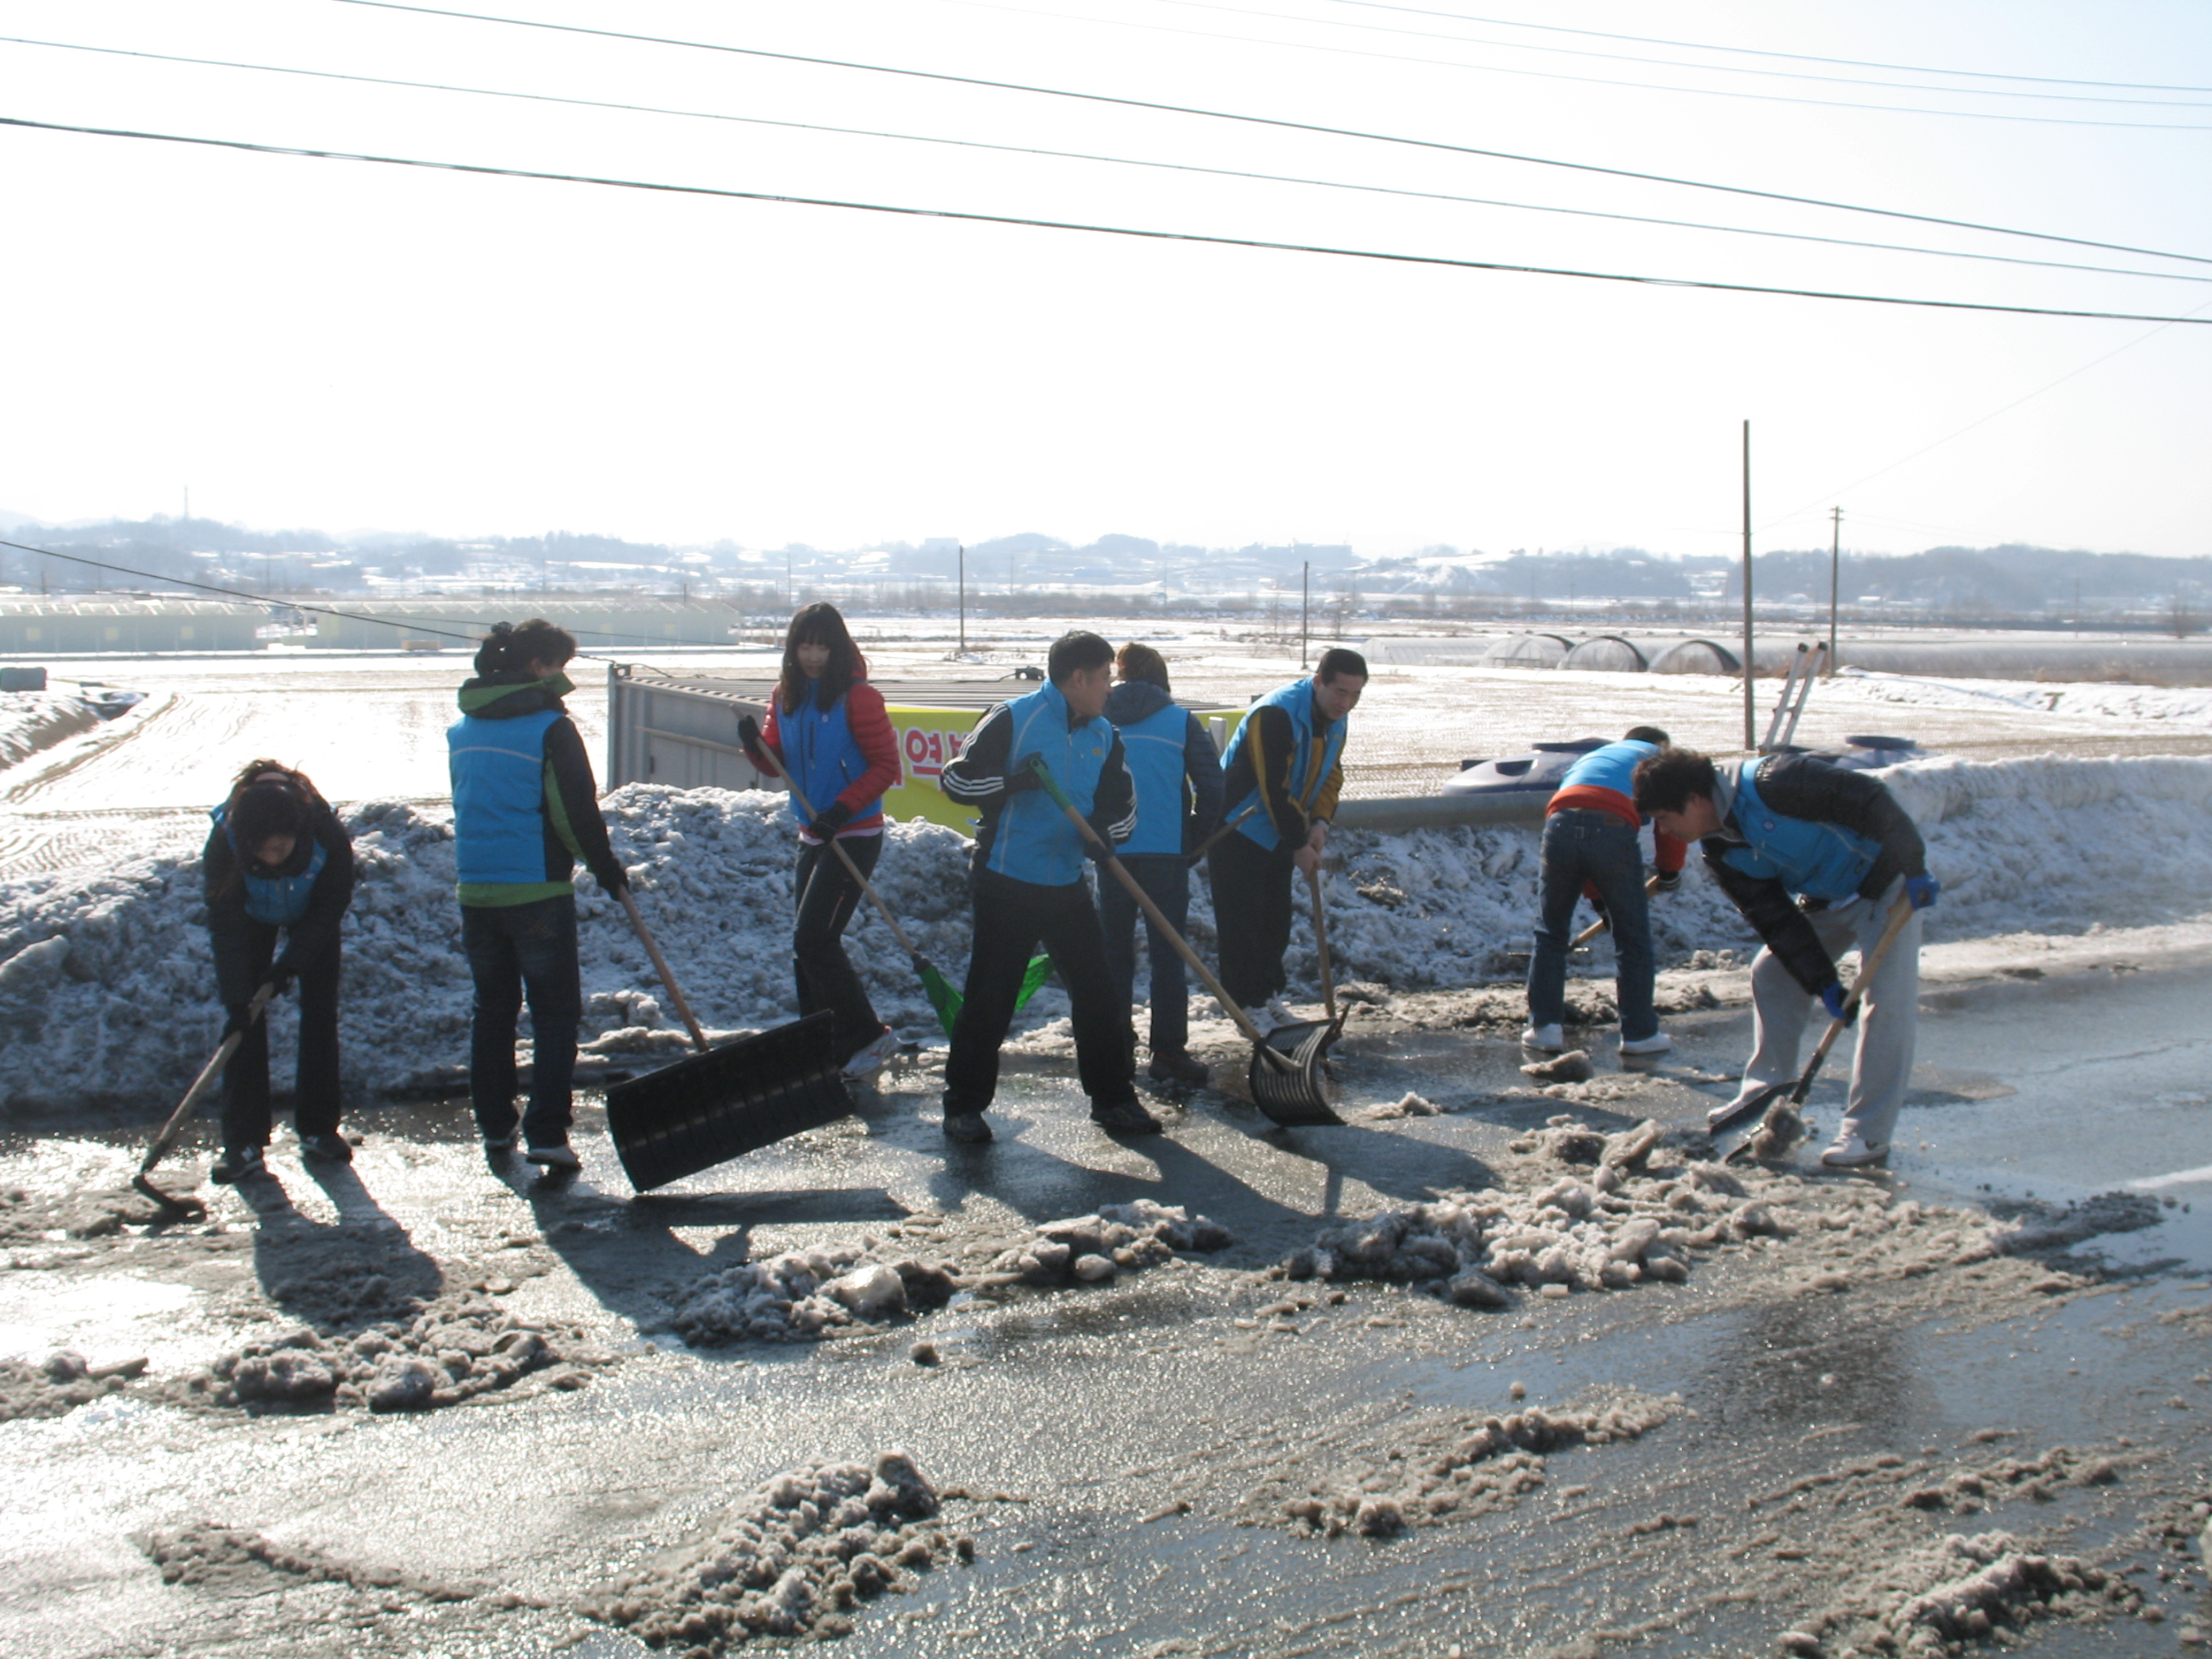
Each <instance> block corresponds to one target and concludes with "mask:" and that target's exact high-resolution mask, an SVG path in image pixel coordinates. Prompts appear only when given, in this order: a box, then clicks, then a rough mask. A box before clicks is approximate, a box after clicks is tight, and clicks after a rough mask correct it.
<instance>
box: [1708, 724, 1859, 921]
mask: <svg viewBox="0 0 2212 1659" xmlns="http://www.w3.org/2000/svg"><path fill="white" fill-rule="evenodd" d="M1758 770H1759V761H1757V760H1747V761H1745V762H1744V763H1742V765H1741V768H1740V769H1738V771H1737V773H1736V782H1735V827H1736V829H1737V832H1738V833H1739V834H1741V836H1743V838H1744V842H1745V843H1746V844H1745V845H1744V846H1741V847H1731V848H1729V849H1728V851H1727V852H1725V853H1723V854H1721V858H1722V860H1723V862H1724V863H1726V864H1727V865H1728V866H1729V867H1730V868H1732V869H1735V870H1741V872H1743V873H1744V874H1745V875H1747V876H1750V877H1752V878H1754V879H1757V880H1761V881H1779V882H1780V883H1781V884H1783V885H1784V886H1785V887H1787V888H1788V889H1789V890H1790V891H1791V892H1793V893H1796V894H1800V895H1802V896H1804V897H1806V898H1817V899H1826V900H1827V901H1828V902H1830V903H1832V904H1837V903H1841V902H1844V900H1846V899H1851V898H1856V897H1857V896H1858V890H1859V883H1860V882H1861V881H1863V880H1864V879H1865V878H1866V872H1868V871H1869V870H1871V869H1873V868H1874V863H1875V860H1876V859H1878V858H1880V857H1881V842H1878V841H1869V840H1868V839H1867V838H1866V837H1865V836H1860V835H1854V834H1853V833H1852V832H1851V831H1850V830H1849V829H1844V826H1843V825H1842V824H1840V823H1813V822H1812V821H1810V820H1808V819H1806V818H1790V817H1783V816H1782V814H1781V813H1779V812H1777V811H1773V810H1772V809H1771V808H1770V807H1769V806H1768V805H1767V804H1766V803H1765V801H1763V800H1761V799H1759V786H1758V784H1757V783H1756V782H1755V781H1753V774H1754V773H1755V772H1757V771H1758Z"/></svg>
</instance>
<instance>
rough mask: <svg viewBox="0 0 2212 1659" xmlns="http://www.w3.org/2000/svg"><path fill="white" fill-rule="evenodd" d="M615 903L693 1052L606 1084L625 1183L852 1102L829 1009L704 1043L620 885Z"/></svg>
mask: <svg viewBox="0 0 2212 1659" xmlns="http://www.w3.org/2000/svg"><path fill="white" fill-rule="evenodd" d="M622 902H623V909H625V910H627V911H628V912H629V925H630V926H631V927H633V928H635V930H636V933H637V937H638V942H639V943H640V944H641V945H644V946H645V952H646V954H647V956H649V957H652V958H653V971H654V972H656V973H658V974H659V975H660V982H661V984H663V985H664V986H665V987H667V988H668V995H669V1000H671V1001H672V1002H674V1003H675V1005H676V1012H678V1013H679V1014H681V1015H682V1016H683V1017H684V1029H685V1030H688V1031H690V1034H691V1041H692V1043H693V1044H694V1045H695V1046H696V1048H697V1049H698V1051H699V1052H698V1053H696V1054H690V1055H687V1056H685V1057H684V1059H682V1060H678V1061H676V1062H675V1063H674V1064H673V1065H671V1066H662V1067H661V1068H660V1069H659V1070H658V1071H655V1072H648V1073H647V1074H646V1075H645V1076H643V1077H641V1078H633V1079H630V1080H629V1082H627V1083H617V1084H616V1085H614V1086H613V1087H611V1088H610V1089H609V1090H608V1091H607V1133H608V1134H609V1135H610V1136H611V1138H612V1139H613V1141H614V1143H615V1152H616V1155H617V1157H619V1158H621V1159H622V1166H623V1174H624V1175H626V1176H629V1182H630V1185H631V1186H633V1187H635V1188H636V1189H637V1190H638V1191H640V1192H641V1193H642V1192H647V1191H649V1190H650V1189H652V1188H655V1187H662V1186H665V1185H666V1184H667V1183H668V1182H671V1181H680V1180H681V1179H683V1177H684V1176H688V1175H696V1174H697V1173H698V1172H699V1171H700V1170H704V1169H708V1168H711V1167H712V1166H713V1165H714V1164H723V1163H726V1162H727V1161H728V1160H730V1159H731V1158H736V1157H738V1156H739V1155H740V1154H742V1153H745V1152H756V1151H757V1150H758V1149H760V1148H761V1147H763V1146H769V1145H771V1144H772V1143H774V1142H775V1141H779V1140H781V1139H785V1138H786V1137H787V1136H790V1135H795V1134H798V1133H800V1132H801V1131H803V1130H806V1129H816V1128H819V1127H821V1126H822V1125H823V1124H825V1123H831V1122H835V1121H836V1120H837V1119H839V1118H841V1117H843V1116H844V1115H846V1114H847V1113H848V1112H850V1111H851V1110H852V1109H853V1101H852V1097H851V1096H849V1095H848V1094H847V1093H846V1092H845V1082H844V1079H843V1077H842V1074H841V1073H840V1069H839V1068H840V1061H839V1059H838V1057H837V1055H836V1054H834V1053H832V1052H831V1049H830V1046H829V1045H830V1043H831V1042H832V1041H833V1038H832V1036H831V1030H830V1027H831V1025H832V1024H833V1023H834V1022H833V1020H832V1018H831V1016H830V1013H829V1010H827V1009H823V1011H822V1012H819V1013H815V1014H809V1015H808V1016H807V1017H806V1018H805V1019H801V1020H795V1021H793V1023H792V1024H788V1025H779V1026H778V1027H776V1028H775V1030H772V1031H762V1032H760V1033H758V1034H757V1035H756V1036H749V1037H740V1038H739V1039H738V1041H737V1042H732V1043H730V1044H728V1045H726V1047H723V1048H710V1047H709V1046H708V1042H707V1034H706V1032H705V1031H703V1030H701V1029H700V1026H699V1022H698V1020H697V1018H695V1017H694V1016H693V1014H692V1012H691V1005H690V1003H688V1002H686V1001H685V1000H684V993H683V992H682V991H680V990H678V988H677V985H676V975H674V974H672V973H671V972H670V971H669V967H668V959H667V958H666V957H664V956H662V955H661V954H660V946H659V943H658V942H657V941H655V939H653V934H652V933H651V931H650V930H648V929H647V927H646V925H645V918H644V917H643V916H641V915H639V914H638V909H637V900H636V899H635V898H634V897H632V896H631V895H630V891H629V889H628V888H627V887H625V888H623V894H622Z"/></svg>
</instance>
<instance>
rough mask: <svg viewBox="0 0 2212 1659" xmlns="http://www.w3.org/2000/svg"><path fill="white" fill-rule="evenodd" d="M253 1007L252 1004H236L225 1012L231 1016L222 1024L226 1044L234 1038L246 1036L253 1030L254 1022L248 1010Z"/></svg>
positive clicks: (223, 1038)
mask: <svg viewBox="0 0 2212 1659" xmlns="http://www.w3.org/2000/svg"><path fill="white" fill-rule="evenodd" d="M252 1006H253V1005H252V1003H250V1002H234V1003H232V1004H231V1005H230V1006H229V1007H228V1009H226V1010H225V1011H224V1012H227V1013H228V1014H229V1016H230V1018H228V1019H227V1020H225V1021H223V1023H222V1040H223V1041H224V1042H229V1041H230V1040H231V1038H233V1037H234V1036H245V1035H246V1032H247V1031H248V1030H251V1029H252V1024H253V1020H252V1018H250V1017H249V1015H248V1013H247V1010H248V1009H250V1008H251V1007H252Z"/></svg>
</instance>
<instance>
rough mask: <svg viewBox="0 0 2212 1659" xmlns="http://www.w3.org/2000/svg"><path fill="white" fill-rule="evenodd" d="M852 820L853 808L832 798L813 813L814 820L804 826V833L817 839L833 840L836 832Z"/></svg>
mask: <svg viewBox="0 0 2212 1659" xmlns="http://www.w3.org/2000/svg"><path fill="white" fill-rule="evenodd" d="M852 821H853V809H852V808H851V807H849V806H848V805H845V803H844V802H843V801H842V800H833V801H831V802H830V803H829V805H827V806H825V807H823V809H822V810H821V811H819V812H817V813H816V814H815V815H814V822H813V823H810V824H808V825H807V826H806V833H807V834H808V835H810V836H813V837H814V839H815V840H817V841H835V840H836V838H837V832H838V831H839V830H840V829H843V828H844V827H845V826H846V825H847V824H848V823H851V822H852Z"/></svg>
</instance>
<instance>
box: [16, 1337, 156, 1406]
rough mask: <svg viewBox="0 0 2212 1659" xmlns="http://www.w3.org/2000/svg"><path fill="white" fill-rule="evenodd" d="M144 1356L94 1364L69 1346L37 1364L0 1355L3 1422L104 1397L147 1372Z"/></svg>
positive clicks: (81, 1404)
mask: <svg viewBox="0 0 2212 1659" xmlns="http://www.w3.org/2000/svg"><path fill="white" fill-rule="evenodd" d="M145 1370H146V1362H145V1361H144V1360H143V1359H126V1360H124V1361H122V1362H121V1363H120V1364H113V1365H94V1364H90V1363H88V1361H87V1360H86V1358H85V1357H84V1356H83V1355H82V1354H81V1353H75V1352H70V1351H69V1350H67V1349H64V1350H63V1351H61V1352H57V1353H52V1354H49V1355H47V1356H46V1358H44V1359H43V1360H40V1362H39V1363H38V1364H29V1363H27V1362H26V1361H23V1360H21V1359H0V1423H6V1422H9V1421H11V1420H12V1419H15V1418H18V1417H59V1416H61V1415H62V1414H63V1413H65V1412H72V1411H75V1410H76V1408H77V1407H79V1406H88V1405H90V1404H91V1403H92V1402H93V1401H95V1400H104V1399H106V1397H107V1396H108V1395H111V1394H114V1393H116V1392H118V1390H120V1389H123V1388H125V1387H126V1386H127V1385H128V1384H129V1383H131V1380H132V1379H133V1378H135V1377H137V1376H143V1374H144V1373H145Z"/></svg>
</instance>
